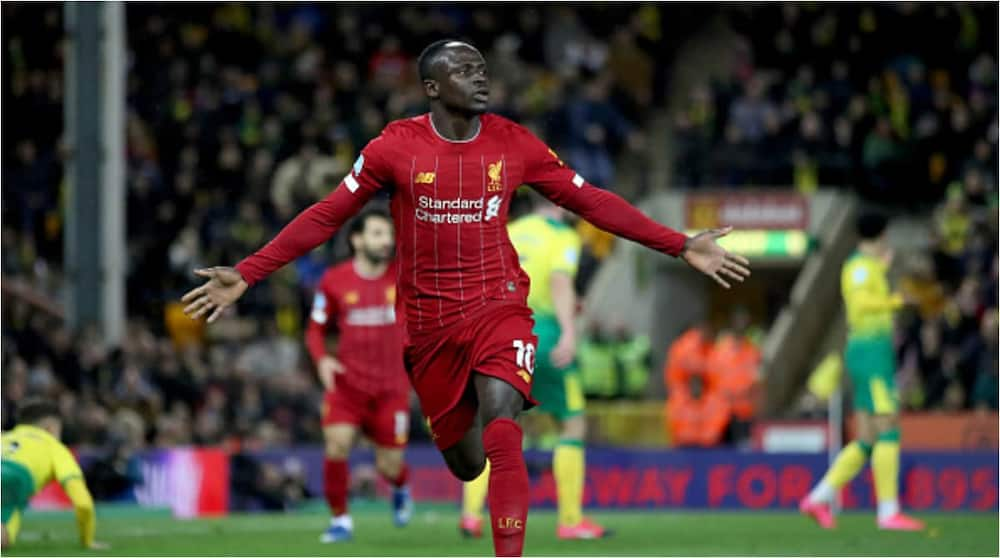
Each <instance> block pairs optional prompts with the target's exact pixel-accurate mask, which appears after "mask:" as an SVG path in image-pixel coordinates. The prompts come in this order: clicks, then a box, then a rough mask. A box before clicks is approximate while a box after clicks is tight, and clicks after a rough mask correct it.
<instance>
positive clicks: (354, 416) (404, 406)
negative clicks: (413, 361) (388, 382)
mask: <svg viewBox="0 0 1000 558" xmlns="http://www.w3.org/2000/svg"><path fill="white" fill-rule="evenodd" d="M322 416H323V426H324V427H327V426H330V425H332V424H353V425H354V426H356V427H357V428H358V429H359V430H361V432H362V433H363V434H364V435H365V436H367V437H368V439H369V440H371V441H372V443H374V444H375V445H376V446H379V447H390V448H398V447H403V446H405V445H406V441H407V440H408V439H409V435H410V395H409V393H408V392H382V393H367V392H364V391H360V390H358V389H357V388H354V387H352V386H351V385H350V384H347V383H345V382H338V384H337V389H335V390H333V391H328V392H326V393H325V394H324V396H323V413H322Z"/></svg>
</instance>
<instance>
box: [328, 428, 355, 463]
mask: <svg viewBox="0 0 1000 558" xmlns="http://www.w3.org/2000/svg"><path fill="white" fill-rule="evenodd" d="M357 435H358V427H357V426H356V425H353V424H350V423H346V422H338V423H333V424H330V425H327V426H324V427H323V441H324V443H325V449H326V457H327V458H329V459H337V460H341V459H347V458H348V456H350V454H351V447H352V446H354V440H355V438H356V437H357Z"/></svg>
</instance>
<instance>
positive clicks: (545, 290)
mask: <svg viewBox="0 0 1000 558" xmlns="http://www.w3.org/2000/svg"><path fill="white" fill-rule="evenodd" d="M528 195H529V196H530V199H532V202H533V205H534V208H533V211H532V213H531V214H529V215H526V216H524V217H521V218H520V219H517V220H516V221H514V222H513V223H511V224H510V226H509V228H508V232H509V233H510V239H511V242H513V243H514V248H515V249H516V250H517V254H518V259H519V261H520V264H521V268H522V269H523V270H524V271H525V273H527V274H528V277H529V278H530V279H531V289H530V292H529V294H528V306H529V307H530V308H531V310H532V314H533V317H534V319H535V329H534V333H535V335H536V336H537V337H538V349H537V351H536V355H535V369H534V372H533V374H532V378H531V381H532V388H531V394H532V396H533V397H535V399H537V400H538V401H539V402H540V405H539V410H540V411H541V412H543V413H547V414H549V415H551V416H552V417H553V418H554V419H555V420H556V421H557V422H558V423H559V424H560V426H561V430H562V432H561V436H560V439H559V443H558V445H557V446H556V449H555V453H554V454H553V457H552V468H553V473H554V476H555V481H556V496H557V499H558V517H559V520H558V527H557V530H556V536H557V537H558V538H560V539H596V538H601V537H604V536H607V535H608V534H610V533H609V532H608V531H606V530H605V529H604V528H603V527H601V526H600V525H598V524H596V523H594V522H593V521H591V520H590V519H588V518H585V517H584V516H583V482H584V455H583V440H584V436H585V434H586V431H585V426H586V422H585V420H584V416H583V408H584V396H583V389H582V386H581V384H580V375H579V372H578V371H577V369H576V367H575V366H574V363H573V360H574V356H575V354H576V334H575V330H574V326H573V314H574V312H575V311H576V293H575V291H574V287H573V279H574V276H575V275H576V270H577V265H578V261H579V258H580V237H579V235H577V233H576V231H575V230H573V229H572V228H571V227H570V226H569V225H567V224H566V223H564V222H563V216H564V211H563V209H562V208H560V207H559V206H557V205H555V204H553V203H551V202H550V201H548V200H547V199H545V198H542V197H541V196H537V195H534V194H528ZM528 372H531V371H528ZM489 473H490V464H489V462H488V461H487V463H486V469H485V470H483V472H482V474H481V475H479V477H478V478H476V479H475V480H473V481H471V482H468V483H466V484H465V489H464V494H463V502H462V519H461V523H460V524H459V529H460V530H461V532H462V534H463V535H466V536H470V537H479V536H481V535H482V510H483V502H484V501H485V499H486V492H487V485H488V483H489Z"/></svg>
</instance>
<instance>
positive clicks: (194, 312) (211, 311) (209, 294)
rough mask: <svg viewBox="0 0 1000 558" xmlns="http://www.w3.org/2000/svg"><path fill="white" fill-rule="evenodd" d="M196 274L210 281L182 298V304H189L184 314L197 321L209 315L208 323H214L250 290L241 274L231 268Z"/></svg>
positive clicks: (209, 270) (215, 268)
mask: <svg viewBox="0 0 1000 558" xmlns="http://www.w3.org/2000/svg"><path fill="white" fill-rule="evenodd" d="M194 273H195V275H199V276H201V277H205V278H207V279H208V281H206V282H205V284H204V285H202V286H200V287H198V288H196V289H191V290H190V291H188V292H187V294H185V295H184V296H183V297H182V298H181V301H182V302H187V303H189V304H188V305H187V306H186V307H184V313H185V314H187V315H188V316H189V317H190V318H192V319H195V320H196V319H198V318H200V317H202V316H205V315H208V323H212V322H214V321H215V320H217V319H218V318H219V316H221V315H222V311H223V310H225V309H226V308H227V307H228V306H229V305H231V304H232V303H234V302H236V300H237V299H239V298H240V297H241V296H243V293H245V292H246V291H247V289H249V288H250V285H247V282H246V281H244V280H243V276H241V275H240V272H238V271H236V270H235V269H233V268H231V267H210V268H207V269H196V270H194Z"/></svg>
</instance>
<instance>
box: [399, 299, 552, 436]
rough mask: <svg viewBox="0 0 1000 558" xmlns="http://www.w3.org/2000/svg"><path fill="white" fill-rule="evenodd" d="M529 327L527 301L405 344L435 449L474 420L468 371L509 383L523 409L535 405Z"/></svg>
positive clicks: (532, 341)
mask: <svg viewBox="0 0 1000 558" xmlns="http://www.w3.org/2000/svg"><path fill="white" fill-rule="evenodd" d="M533 327H534V320H532V318H531V310H529V309H528V307H527V306H523V305H519V304H507V305H503V306H499V307H497V308H495V309H491V310H489V311H486V312H483V313H481V314H480V315H478V316H475V317H472V318H470V319H468V320H465V321H463V322H461V323H460V324H458V325H456V326H455V327H452V328H449V329H448V330H447V331H445V332H442V333H441V334H440V335H437V334H436V335H434V337H433V338H431V339H427V340H424V339H421V340H420V341H419V342H418V343H413V344H408V345H407V346H406V348H405V350H404V351H403V357H404V358H403V360H404V362H405V363H406V370H407V372H408V373H409V374H410V383H412V384H413V388H414V389H415V390H416V392H417V396H418V397H419V398H420V406H421V410H422V411H423V414H424V416H425V417H427V421H428V427H429V428H430V430H431V438H433V440H434V443H435V444H436V445H437V447H438V449H441V450H444V449H447V448H449V447H451V446H453V445H455V444H456V443H458V442H459V441H460V440H461V439H462V437H463V436H464V435H465V433H466V432H468V430H469V428H470V427H471V426H472V425H473V423H474V422H475V419H476V412H477V409H478V405H477V400H476V395H475V390H474V388H473V386H472V385H471V379H472V373H473V372H477V373H479V374H484V375H487V376H493V377H496V378H499V379H501V380H503V381H505V382H507V383H508V384H510V385H512V386H514V388H515V389H517V391H519V392H520V393H521V395H522V396H524V399H525V400H526V402H527V405H526V408H528V407H532V406H534V405H535V404H537V402H536V401H535V400H534V399H532V398H531V379H532V376H531V375H532V374H533V373H534V370H535V347H536V346H537V343H538V340H537V339H536V338H535V335H534V334H533V333H532V332H531V330H532V328H533Z"/></svg>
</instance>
